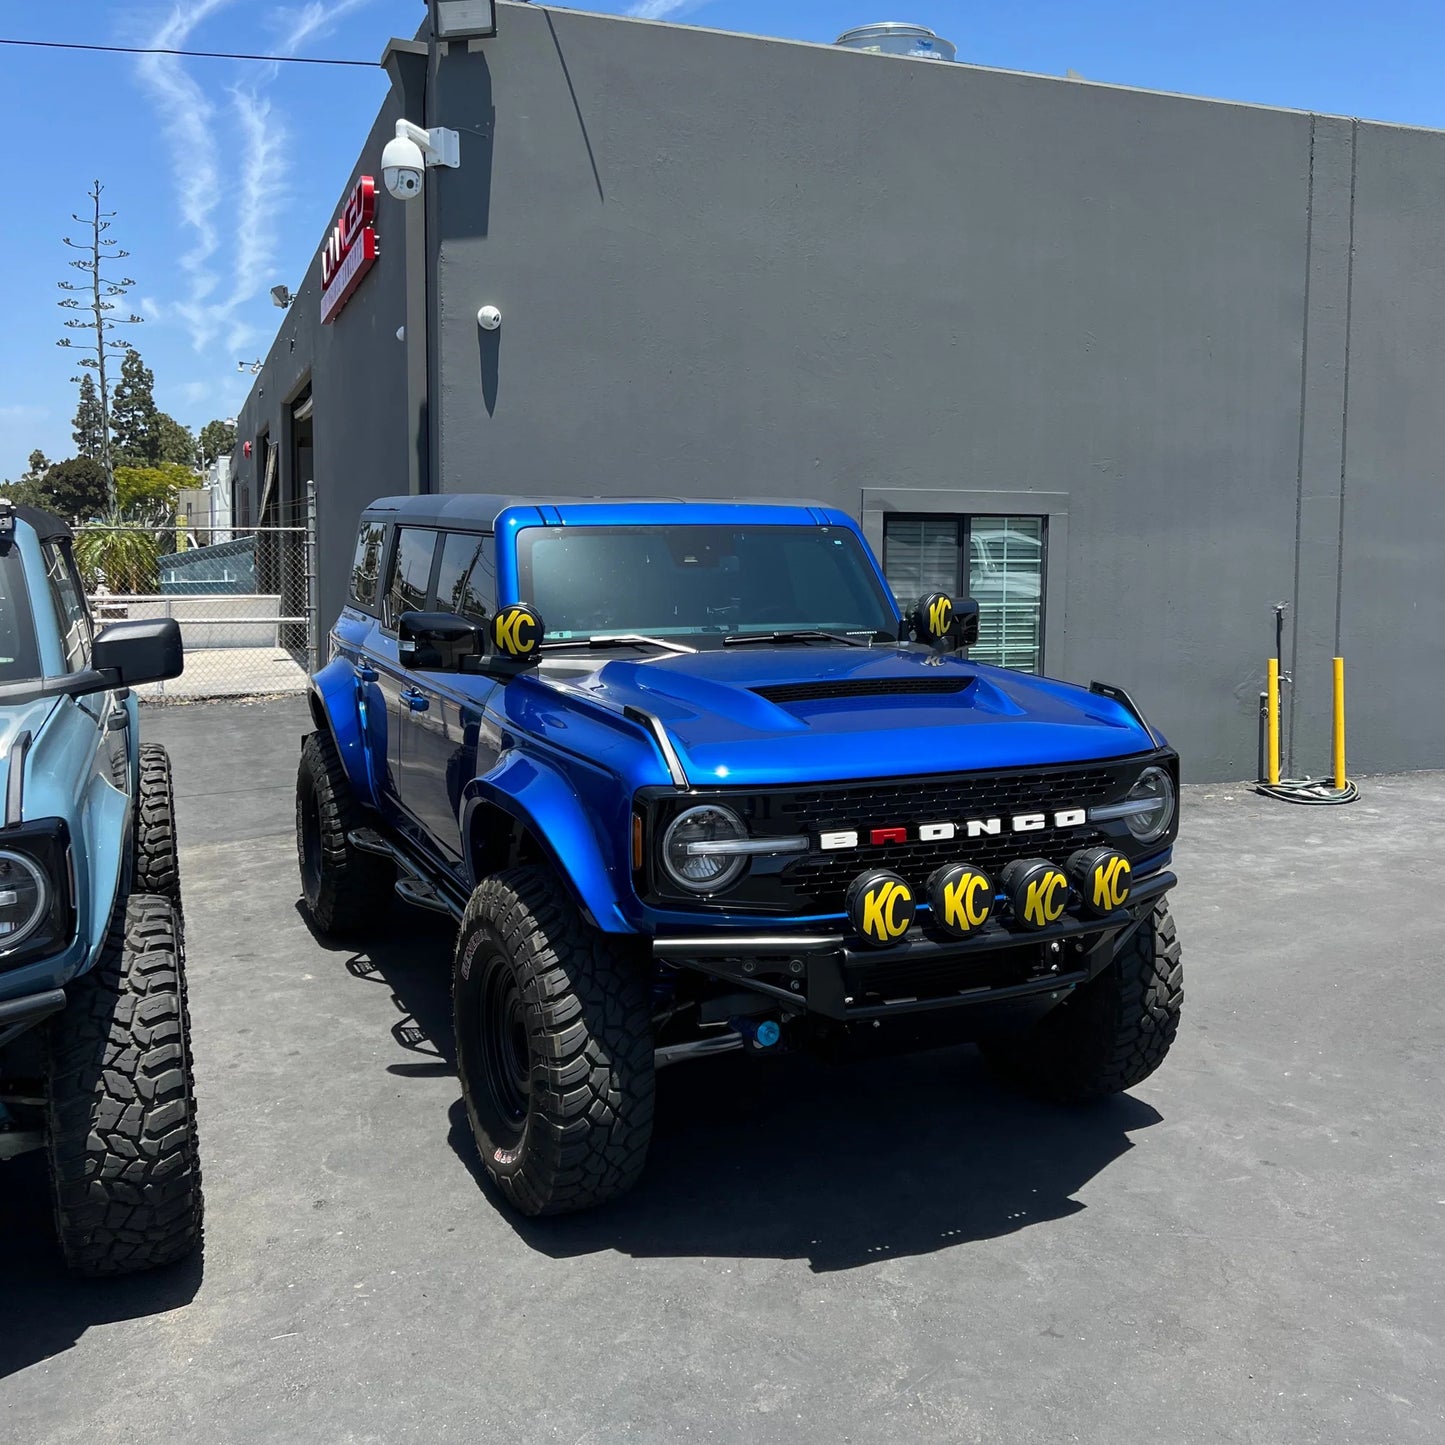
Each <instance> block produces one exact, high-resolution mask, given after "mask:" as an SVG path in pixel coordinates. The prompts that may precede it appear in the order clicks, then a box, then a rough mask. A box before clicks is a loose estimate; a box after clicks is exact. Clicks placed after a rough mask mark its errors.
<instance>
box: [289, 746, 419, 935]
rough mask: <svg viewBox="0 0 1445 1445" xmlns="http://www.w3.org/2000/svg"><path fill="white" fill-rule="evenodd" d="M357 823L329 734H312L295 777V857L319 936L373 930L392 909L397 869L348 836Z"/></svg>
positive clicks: (358, 815)
mask: <svg viewBox="0 0 1445 1445" xmlns="http://www.w3.org/2000/svg"><path fill="white" fill-rule="evenodd" d="M361 822H362V819H361V810H360V808H359V807H358V806H357V803H356V799H355V798H354V797H353V796H352V792H351V784H350V783H349V782H348V781H347V778H346V769H345V768H344V767H343V766H342V764H341V759H340V758H339V757H338V756H337V754H336V745H335V744H334V743H333V742H332V741H331V738H330V735H329V734H327V733H325V732H315V733H312V734H311V735H310V736H309V737H308V738H307V739H306V741H305V742H304V743H303V744H302V747H301V765H300V767H299V768H298V770H297V773H296V858H297V863H298V864H299V866H300V869H301V893H302V897H303V898H304V900H305V903H306V911H307V912H308V913H309V914H310V915H311V921H312V922H313V923H314V924H315V925H316V928H317V931H318V932H320V933H324V934H346V933H356V932H360V931H362V930H365V929H367V928H371V927H374V926H376V925H377V924H378V923H380V922H381V921H382V919H383V918H384V917H385V916H386V911H387V909H388V908H389V906H390V904H391V898H392V893H393V891H394V888H395V884H396V868H395V866H394V865H393V864H392V863H390V862H388V860H387V859H385V858H382V857H379V856H378V855H377V854H375V853H365V852H363V851H362V850H361V849H360V848H358V847H356V846H355V844H353V843H352V842H351V841H350V840H349V838H348V837H347V834H349V833H350V832H352V830H353V829H355V828H357V827H360V826H361Z"/></svg>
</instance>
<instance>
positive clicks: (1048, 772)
mask: <svg viewBox="0 0 1445 1445" xmlns="http://www.w3.org/2000/svg"><path fill="white" fill-rule="evenodd" d="M1141 765H1142V762H1141V759H1139V758H1133V759H1121V760H1119V761H1116V762H1108V763H1096V764H1092V765H1089V766H1079V767H1060V768H1027V769H1018V770H1014V771H1002V772H992V773H953V774H947V775H944V776H941V777H923V778H897V779H890V780H884V781H878V780H875V781H872V782H868V783H858V784H846V783H845V784H840V785H837V786H832V787H829V786H822V787H816V788H808V789H805V790H796V789H795V790H782V789H779V790H777V791H773V792H762V793H749V794H746V795H740V794H730V793H727V792H722V793H720V794H719V795H718V796H719V797H720V798H722V799H723V800H725V801H726V802H727V804H728V806H729V807H731V808H735V809H736V810H737V811H738V812H739V813H740V814H742V816H743V818H744V819H745V821H746V823H747V828H748V831H749V833H751V834H752V835H753V836H755V837H756V836H773V837H796V836H797V835H799V834H808V835H811V836H816V835H817V834H818V833H823V832H831V831H833V830H836V829H854V830H856V831H857V832H858V833H859V834H860V835H861V836H862V837H863V838H864V839H865V840H866V838H867V833H868V830H869V829H870V828H883V827H908V828H909V829H910V831H912V828H913V825H916V824H918V823H930V822H951V823H961V822H963V821H964V820H966V819H969V818H1002V819H1003V820H1004V824H1003V826H1004V828H1005V829H1008V826H1009V819H1010V818H1011V817H1012V816H1013V815H1014V814H1016V813H1044V814H1045V815H1052V814H1053V813H1054V812H1056V811H1059V810H1061V809H1065V808H1087V807H1089V806H1091V805H1093V804H1097V803H1104V802H1115V801H1117V800H1119V799H1120V798H1122V797H1123V796H1124V794H1125V793H1126V792H1127V791H1128V790H1129V788H1130V786H1131V785H1132V784H1133V781H1134V779H1135V778H1136V777H1137V776H1138V773H1139V769H1140V767H1141ZM689 801H690V802H697V801H700V798H699V796H698V795H691V796H690V798H689ZM1050 821H1051V818H1050ZM1099 843H1108V844H1109V845H1110V846H1112V847H1118V848H1122V849H1123V850H1124V851H1125V853H1127V854H1129V855H1130V856H1133V855H1134V854H1135V853H1136V851H1137V845H1135V844H1134V843H1133V841H1132V839H1131V838H1130V837H1129V836H1128V833H1127V830H1126V829H1125V828H1124V827H1123V825H1122V824H1112V823H1111V824H1105V825H1102V826H1101V827H1093V826H1086V827H1080V828H1052V827H1050V828H1042V829H1039V830H1038V831H1031V832H1027V833H1014V832H1011V831H1005V832H1002V833H1000V834H998V835H986V836H984V837H980V838H972V839H968V838H955V839H953V840H952V841H950V842H941V843H919V842H909V843H900V844H885V845H882V846H878V847H872V846H868V845H867V844H866V842H865V845H864V846H863V847H860V848H850V849H846V850H839V851H837V852H832V851H829V852H823V851H819V850H816V849H815V850H814V851H812V852H810V853H806V854H792V855H780V856H776V857H758V858H754V859H753V860H752V862H751V863H750V864H749V867H748V872H747V874H746V876H745V877H743V878H742V879H741V880H740V881H739V883H738V884H737V886H736V887H734V888H730V889H729V890H728V891H727V893H726V895H725V896H723V897H719V898H717V899H709V900H706V901H703V900H699V899H697V898H692V899H689V900H687V901H688V904H689V906H690V907H703V908H708V907H717V908H729V909H736V908H756V909H759V910H761V911H765V912H788V913H842V912H843V911H844V895H845V894H846V893H847V891H848V885H849V883H851V882H852V880H853V879H854V878H856V877H857V876H858V874H859V873H861V872H862V871H863V870H864V869H865V868H870V867H872V868H878V867H882V868H891V869H893V870H894V871H895V872H897V873H899V874H900V875H901V876H902V877H903V878H905V879H906V880H907V881H908V882H909V883H911V884H912V885H913V886H914V888H915V890H917V891H918V892H919V894H920V896H921V893H922V888H923V884H924V883H925V882H926V880H927V878H928V875H929V874H930V873H931V872H932V871H933V870H934V869H935V868H937V867H940V866H941V865H942V864H944V863H955V862H969V863H973V864H975V865H976V866H978V867H980V868H984V869H986V870H988V871H989V872H990V873H992V874H993V875H994V877H995V878H997V876H998V874H999V873H1000V872H1001V871H1002V870H1003V866H1004V864H1006V863H1008V862H1010V861H1012V860H1013V859H1015V858H1031V857H1043V858H1049V859H1051V860H1053V861H1054V862H1059V863H1062V862H1063V861H1064V859H1065V858H1067V857H1068V855H1069V854H1070V853H1072V852H1073V851H1074V850H1075V849H1076V848H1084V847H1090V846H1093V845H1096V844H1099Z"/></svg>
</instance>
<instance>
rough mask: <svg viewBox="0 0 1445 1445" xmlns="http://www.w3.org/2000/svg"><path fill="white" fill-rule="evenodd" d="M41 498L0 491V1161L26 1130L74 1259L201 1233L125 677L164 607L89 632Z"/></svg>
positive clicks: (164, 931) (149, 802) (150, 777)
mask: <svg viewBox="0 0 1445 1445" xmlns="http://www.w3.org/2000/svg"><path fill="white" fill-rule="evenodd" d="M71 540H72V539H71V532H70V528H69V527H68V526H66V524H65V523H64V522H62V521H60V520H59V519H58V518H56V517H53V516H51V515H49V514H48V513H46V512H42V511H36V510H33V509H31V508H28V507H15V506H13V505H12V504H11V503H9V502H0V798H3V806H4V810H5V812H4V820H3V824H0V1160H4V1159H8V1158H11V1157H13V1156H15V1155H17V1154H23V1153H26V1152H28V1151H30V1150H32V1149H37V1150H38V1149H43V1150H45V1151H46V1154H47V1156H48V1160H49V1166H50V1168H49V1172H50V1179H51V1186H52V1188H51V1193H52V1198H53V1201H54V1206H55V1224H56V1232H57V1234H58V1236H59V1242H60V1247H61V1250H62V1252H63V1253H64V1256H65V1259H66V1262H67V1264H68V1265H69V1266H70V1267H71V1268H72V1269H73V1270H75V1271H76V1272H77V1273H81V1274H96V1275H101V1274H126V1273H129V1272H131V1271H133V1270H139V1269H147V1268H150V1267H151V1266H153V1265H160V1264H166V1263H169V1262H170V1261H172V1260H176V1259H179V1258H181V1257H182V1256H184V1255H187V1254H189V1253H190V1252H191V1251H192V1250H193V1249H195V1248H196V1246H197V1245H198V1244H199V1242H200V1239H201V1212H202V1202H201V1171H200V1163H199V1159H198V1156H197V1147H196V1125H195V1099H194V1090H193V1088H192V1082H191V1059H190V1024H189V1020H188V1018H187V1014H186V988H185V976H184V972H183V967H184V963H183V946H182V932H181V896H180V876H179V872H178V870H177V864H176V830H175V821H174V812H173V806H172V794H171V773H170V761H169V759H168V758H167V757H166V752H165V749H164V748H161V747H156V746H147V747H142V746H141V745H140V739H139V725H138V724H139V719H138V714H137V708H136V699H135V696H134V694H133V693H132V692H131V690H130V689H131V688H132V687H133V686H136V685H138V684H141V683H146V682H155V681H158V680H160V679H163V678H171V677H176V676H178V675H179V673H180V671H181V667H182V655H181V637H180V629H179V628H178V627H177V625H176V624H175V623H174V622H173V621H170V620H169V619H157V620H154V621H130V622H117V623H113V624H112V625H111V626H109V627H107V628H105V629H104V630H103V631H101V632H99V633H96V632H95V631H94V628H93V625H92V620H91V616H90V610H89V607H88V606H87V604H86V600H85V593H84V591H83V590H82V588H81V584H80V577H79V574H78V573H77V571H76V567H75V561H74V558H73V557H72V555H71Z"/></svg>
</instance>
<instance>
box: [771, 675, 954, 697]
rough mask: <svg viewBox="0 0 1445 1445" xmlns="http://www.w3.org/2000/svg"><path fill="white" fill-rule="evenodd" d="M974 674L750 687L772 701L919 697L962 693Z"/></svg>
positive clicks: (818, 681)
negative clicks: (970, 675) (969, 675)
mask: <svg viewBox="0 0 1445 1445" xmlns="http://www.w3.org/2000/svg"><path fill="white" fill-rule="evenodd" d="M973 681H974V679H973V678H972V677H843V678H837V679H834V680H832V681H828V680H818V679H815V680H814V681H812V682H781V683H775V684H773V685H771V686H769V687H755V688H752V689H751V691H752V692H755V693H756V694H757V695H758V696H759V697H765V698H767V700H768V701H769V702H775V703H789V702H823V701H826V700H828V699H832V698H841V697H918V696H920V695H925V694H926V695H931V696H941V695H945V694H949V693H960V692H963V691H964V689H965V688H967V687H969V686H971V685H972V683H973Z"/></svg>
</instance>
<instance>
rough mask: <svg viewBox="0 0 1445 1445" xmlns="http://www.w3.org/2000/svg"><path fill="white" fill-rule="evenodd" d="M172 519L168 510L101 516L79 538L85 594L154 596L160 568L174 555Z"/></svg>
mask: <svg viewBox="0 0 1445 1445" xmlns="http://www.w3.org/2000/svg"><path fill="white" fill-rule="evenodd" d="M173 528H174V518H173V517H172V516H171V514H170V509H169V508H168V507H166V506H165V505H163V504H162V505H160V506H159V507H157V506H154V505H149V506H148V505H139V506H133V507H126V508H116V509H115V510H113V511H110V512H106V513H103V514H102V515H101V516H100V517H98V518H97V519H96V520H95V521H94V522H89V523H87V524H86V525H85V526H83V527H81V528H80V529H79V530H78V531H77V532H76V534H75V561H76V564H77V565H78V566H79V568H80V575H81V578H82V579H83V581H84V582H85V590H86V591H87V592H95V591H97V590H98V589H99V588H101V587H102V586H103V587H105V588H106V589H107V590H109V591H111V592H119V593H129V594H132V595H134V594H136V593H150V592H155V591H156V589H157V588H158V587H159V585H160V583H159V562H160V558H161V557H162V556H163V555H164V554H165V553H166V552H170V551H173V550H174V549H175V543H174V532H173Z"/></svg>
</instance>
